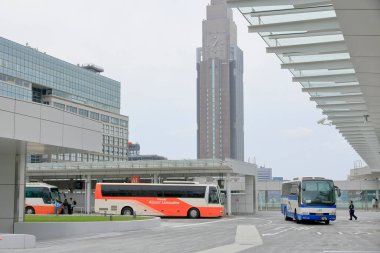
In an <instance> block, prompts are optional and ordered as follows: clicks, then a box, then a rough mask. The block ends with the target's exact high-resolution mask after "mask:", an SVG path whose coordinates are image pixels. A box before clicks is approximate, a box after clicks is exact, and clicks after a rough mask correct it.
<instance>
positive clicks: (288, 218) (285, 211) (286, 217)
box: [284, 208, 291, 220]
mask: <svg viewBox="0 0 380 253" xmlns="http://www.w3.org/2000/svg"><path fill="white" fill-rule="evenodd" d="M287 212H288V211H287V210H286V208H285V209H284V218H285V220H291V218H290V217H288V216H287V215H286V213H287Z"/></svg>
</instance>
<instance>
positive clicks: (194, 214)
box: [187, 208, 199, 219]
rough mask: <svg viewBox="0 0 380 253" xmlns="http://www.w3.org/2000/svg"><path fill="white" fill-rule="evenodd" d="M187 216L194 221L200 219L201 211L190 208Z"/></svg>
mask: <svg viewBox="0 0 380 253" xmlns="http://www.w3.org/2000/svg"><path fill="white" fill-rule="evenodd" d="M187 216H188V217H189V218H192V219H196V218H199V210H198V209H196V208H190V209H189V211H188V212H187Z"/></svg>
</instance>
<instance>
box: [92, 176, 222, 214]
mask: <svg viewBox="0 0 380 253" xmlns="http://www.w3.org/2000/svg"><path fill="white" fill-rule="evenodd" d="M95 212H97V213H112V214H121V215H133V214H135V215H153V216H183V217H186V216H187V217H189V218H199V217H221V216H223V214H224V207H223V205H222V202H221V198H220V190H219V187H218V186H216V185H201V184H130V183H98V184H96V188H95Z"/></svg>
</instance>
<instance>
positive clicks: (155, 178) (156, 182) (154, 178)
mask: <svg viewBox="0 0 380 253" xmlns="http://www.w3.org/2000/svg"><path fill="white" fill-rule="evenodd" d="M153 183H155V184H158V174H154V176H153Z"/></svg>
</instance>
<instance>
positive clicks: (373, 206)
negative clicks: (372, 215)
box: [372, 197, 376, 211]
mask: <svg viewBox="0 0 380 253" xmlns="http://www.w3.org/2000/svg"><path fill="white" fill-rule="evenodd" d="M375 209H376V198H375V197H373V199H372V210H374V211H375Z"/></svg>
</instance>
